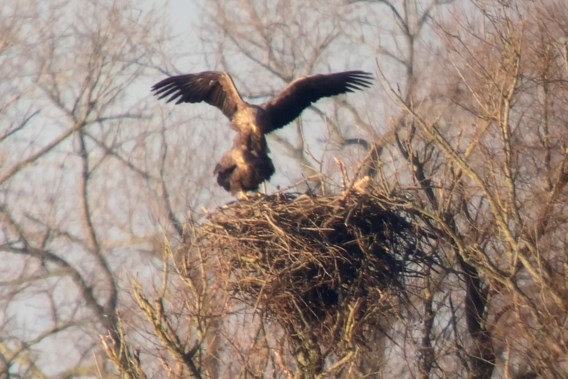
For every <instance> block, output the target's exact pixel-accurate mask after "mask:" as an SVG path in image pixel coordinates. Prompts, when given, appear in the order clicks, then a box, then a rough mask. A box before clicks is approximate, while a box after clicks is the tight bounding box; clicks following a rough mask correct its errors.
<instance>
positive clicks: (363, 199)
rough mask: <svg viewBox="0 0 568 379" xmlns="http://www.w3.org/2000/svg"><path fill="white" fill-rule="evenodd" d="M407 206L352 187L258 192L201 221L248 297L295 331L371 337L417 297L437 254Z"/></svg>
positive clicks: (240, 293) (227, 273)
mask: <svg viewBox="0 0 568 379" xmlns="http://www.w3.org/2000/svg"><path fill="white" fill-rule="evenodd" d="M404 209H405V207H404V206H403V203H401V202H397V201H394V200H393V199H386V198H384V197H380V196H377V195H373V194H365V193H359V192H356V191H352V192H349V193H346V194H342V195H337V196H311V195H306V194H296V193H294V194H290V193H278V194H275V195H261V194H257V195H254V196H252V197H249V198H246V199H241V200H238V201H235V202H232V203H230V204H228V205H226V206H224V207H222V208H219V209H217V210H216V211H215V212H213V213H211V214H209V216H208V220H207V221H206V222H205V223H204V224H202V225H201V233H202V237H205V239H206V240H207V241H208V245H209V248H213V249H215V250H217V251H219V253H220V257H221V258H220V262H221V269H222V271H223V277H225V278H227V280H228V285H229V288H230V290H231V291H232V292H233V294H234V296H235V297H237V298H238V299H239V300H241V301H244V302H246V303H248V304H250V305H252V306H254V307H255V309H256V310H258V311H260V312H261V313H262V314H263V315H265V316H268V317H270V318H271V319H273V320H276V321H277V322H278V323H280V324H281V325H282V326H284V328H285V330H287V331H288V332H289V333H291V335H295V336H299V335H304V334H305V332H306V331H310V334H312V335H316V336H317V338H318V340H319V339H320V338H322V337H323V338H324V339H323V340H321V341H319V342H326V343H336V342H339V341H342V342H347V343H349V344H350V345H351V344H353V343H357V342H364V340H365V338H364V336H365V335H366V334H367V333H368V331H369V330H370V329H371V328H372V330H377V327H379V328H380V327H383V326H385V325H384V321H385V320H387V319H388V318H389V317H391V316H392V315H393V314H395V313H396V311H397V309H399V306H400V304H401V301H402V302H403V301H404V300H405V299H406V298H407V297H408V291H409V290H408V286H407V281H408V279H409V278H413V277H416V276H420V275H421V272H422V269H423V267H424V265H431V264H432V256H431V254H426V253H425V252H423V251H421V250H420V246H421V241H423V240H424V238H425V236H424V233H422V231H421V228H420V226H419V225H420V223H419V222H418V220H416V219H415V217H414V216H413V215H412V214H411V213H409V212H408V211H405V210H404Z"/></svg>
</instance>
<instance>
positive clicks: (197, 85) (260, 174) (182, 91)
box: [152, 71, 373, 193]
mask: <svg viewBox="0 0 568 379" xmlns="http://www.w3.org/2000/svg"><path fill="white" fill-rule="evenodd" d="M372 79H373V77H372V75H371V74H369V73H366V72H363V71H346V72H338V73H334V74H329V75H313V76H306V77H302V78H299V79H296V80H294V81H293V82H292V83H290V84H289V85H288V86H287V87H286V88H285V89H284V90H283V91H282V92H280V93H279V94H278V95H277V96H275V97H274V98H272V99H271V100H270V101H268V102H266V103H264V104H261V105H260V106H259V105H253V104H249V103H247V102H245V101H244V100H243V98H242V97H241V95H240V94H239V92H238V91H237V88H236V87H235V84H234V83H233V80H232V79H231V76H230V75H229V74H227V73H226V72H215V71H205V72H201V73H197V74H187V75H179V76H172V77H169V78H166V79H164V80H162V81H160V82H158V83H156V84H155V85H154V86H153V87H152V91H153V92H154V94H155V95H156V96H158V98H160V99H163V98H167V100H166V101H167V102H171V101H175V103H176V104H180V103H199V102H201V101H204V102H206V103H208V104H211V105H213V106H215V107H217V108H219V109H220V110H221V111H222V112H223V114H224V115H225V116H227V117H228V118H229V119H230V120H231V124H230V125H231V128H233V129H234V130H236V131H237V135H236V137H235V139H234V140H233V146H232V148H231V150H229V151H228V152H227V153H226V154H225V155H224V156H223V157H222V158H221V160H220V161H219V163H217V166H216V167H215V171H214V172H215V173H216V174H217V182H218V183H219V185H221V186H222V187H223V188H225V189H226V190H227V191H230V192H231V193H236V192H239V191H255V190H257V189H258V186H259V185H260V183H262V182H263V181H265V180H268V179H269V178H270V177H271V176H272V174H274V166H273V164H272V161H271V160H270V157H269V156H268V146H267V144H266V138H265V135H266V134H268V133H270V132H273V131H274V130H276V129H280V128H282V127H284V126H285V125H286V124H288V123H290V122H291V121H293V120H294V119H296V118H297V117H298V116H299V115H300V114H301V113H302V111H303V110H304V109H306V108H307V107H309V106H310V104H312V103H314V102H316V101H317V100H319V99H321V98H322V97H329V96H334V95H339V94H342V93H346V92H353V91H355V90H359V89H362V88H365V87H369V86H370V85H371V80H372Z"/></svg>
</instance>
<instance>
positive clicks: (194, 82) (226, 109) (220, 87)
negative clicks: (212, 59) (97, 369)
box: [152, 71, 245, 119]
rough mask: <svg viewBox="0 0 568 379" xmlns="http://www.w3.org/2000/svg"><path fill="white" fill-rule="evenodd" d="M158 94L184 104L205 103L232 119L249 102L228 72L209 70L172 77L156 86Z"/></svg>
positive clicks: (154, 89)
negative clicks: (244, 98)
mask: <svg viewBox="0 0 568 379" xmlns="http://www.w3.org/2000/svg"><path fill="white" fill-rule="evenodd" d="M152 91H153V92H154V95H156V96H158V98H159V99H163V98H168V99H167V100H166V101H167V102H168V103H169V102H171V101H174V100H175V102H176V104H180V103H199V102H201V101H204V102H206V103H207V104H211V105H213V106H215V107H217V108H219V109H220V110H221V111H222V112H223V114H224V115H225V116H227V117H228V118H229V119H231V118H232V117H233V114H234V113H235V111H236V110H237V109H238V108H239V107H242V106H243V105H244V104H245V103H244V101H243V99H242V97H241V95H240V94H239V91H237V88H236V87H235V83H233V79H231V76H230V75H229V74H227V73H226V72H216V71H205V72H200V73H197V74H187V75H179V76H171V77H169V78H166V79H164V80H162V81H161V82H158V83H156V84H154V86H153V87H152Z"/></svg>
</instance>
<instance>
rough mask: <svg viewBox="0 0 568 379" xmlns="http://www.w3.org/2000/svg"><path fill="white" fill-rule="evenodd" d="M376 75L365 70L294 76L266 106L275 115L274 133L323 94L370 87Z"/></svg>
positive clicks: (271, 115)
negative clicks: (296, 77) (294, 78)
mask: <svg viewBox="0 0 568 379" xmlns="http://www.w3.org/2000/svg"><path fill="white" fill-rule="evenodd" d="M372 80H373V76H372V75H371V74H369V73H367V72H364V71H346V72H338V73H334V74H329V75H314V76H306V77H303V78H299V79H296V80H294V81H293V82H292V83H290V84H289V85H288V87H286V88H285V89H284V90H283V91H282V92H280V93H279V94H278V95H277V96H276V97H274V98H273V99H271V100H270V101H268V102H267V103H264V104H263V105H262V107H263V108H264V109H265V110H266V111H267V113H268V114H269V116H270V118H271V121H272V123H271V127H272V128H271V129H270V130H264V131H263V132H264V133H270V132H272V131H273V130H276V129H279V128H282V127H283V126H285V125H286V124H288V123H289V122H291V121H292V120H294V119H295V118H296V117H298V116H299V115H300V113H302V111H303V110H304V109H306V108H307V107H309V106H310V104H312V103H314V102H316V101H317V100H319V99H321V98H322V97H328V96H335V95H339V94H342V93H346V92H353V91H355V90H360V89H362V88H365V87H370V86H371V84H372V82H371V81H372Z"/></svg>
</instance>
